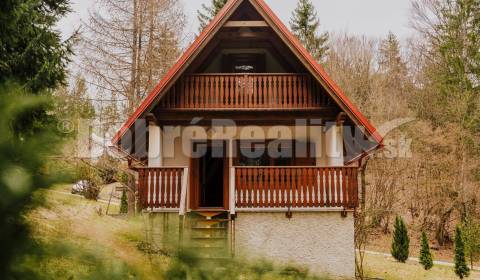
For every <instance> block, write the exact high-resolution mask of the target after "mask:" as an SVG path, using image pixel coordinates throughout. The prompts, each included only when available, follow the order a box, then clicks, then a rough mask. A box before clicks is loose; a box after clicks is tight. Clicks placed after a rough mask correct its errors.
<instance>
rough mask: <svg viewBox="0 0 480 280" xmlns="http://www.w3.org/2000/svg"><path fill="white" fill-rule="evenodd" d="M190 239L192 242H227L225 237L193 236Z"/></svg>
mask: <svg viewBox="0 0 480 280" xmlns="http://www.w3.org/2000/svg"><path fill="white" fill-rule="evenodd" d="M192 239H194V240H227V237H226V236H224V237H221V236H193V237H192Z"/></svg>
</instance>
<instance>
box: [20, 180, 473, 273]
mask: <svg viewBox="0 0 480 280" xmlns="http://www.w3.org/2000/svg"><path fill="white" fill-rule="evenodd" d="M69 191H70V189H69V186H56V187H54V188H52V189H51V190H48V191H43V192H42V193H41V195H42V196H44V199H45V202H46V203H45V206H43V207H39V208H37V209H35V210H33V211H31V212H30V213H28V215H27V220H28V221H29V223H30V225H31V227H32V229H33V232H34V236H35V239H36V240H37V241H38V243H39V245H40V248H42V254H40V255H37V256H29V257H28V258H25V259H24V260H23V261H22V262H19V265H18V267H19V269H21V268H28V269H31V270H34V271H35V272H36V273H37V275H39V276H40V277H42V278H44V279H147V280H148V279H163V278H162V277H163V275H165V274H167V275H170V276H172V275H180V276H181V275H182V273H185V272H186V271H189V272H188V273H193V274H195V273H199V272H198V271H196V272H195V271H193V272H192V269H191V268H188V263H187V264H186V263H185V262H183V263H182V262H178V260H175V259H172V258H170V257H166V256H162V255H155V254H154V255H147V254H145V253H144V251H142V245H145V229H146V225H147V224H148V223H147V222H146V221H145V220H144V218H143V217H136V218H130V219H127V218H122V217H111V216H106V215H99V214H98V209H99V208H101V209H102V212H103V213H105V210H106V207H107V205H106V204H105V203H102V202H94V201H88V200H86V199H84V198H82V197H78V196H73V195H69V194H68V193H69ZM118 211H119V209H118V206H112V205H111V206H110V213H118ZM231 266H232V267H231V268H230V269H228V270H227V271H218V270H211V271H210V272H209V277H210V278H209V279H225V278H224V277H223V276H225V274H224V273H228V275H230V276H232V277H236V276H238V273H239V269H240V268H241V269H242V270H241V271H240V273H241V274H242V275H243V276H246V275H248V278H245V277H243V278H242V279H319V278H315V277H310V276H308V277H307V276H305V273H304V272H302V271H301V270H300V271H297V270H296V269H294V268H281V267H273V266H272V265H271V264H268V263H259V264H249V263H241V262H240V263H233V264H232V265H231ZM366 270H367V275H368V276H369V277H372V278H380V279H386V280H403V279H409V280H410V279H412V280H414V279H425V280H437V279H442V280H449V279H452V280H453V279H457V278H456V277H455V274H454V273H453V268H451V267H446V266H440V265H435V266H434V267H433V269H432V270H430V271H425V270H423V268H422V267H421V266H420V265H419V264H418V263H415V262H410V261H409V262H407V263H406V264H401V263H398V262H396V261H394V260H393V259H392V258H388V257H384V256H381V255H366ZM222 275H223V276H222ZM177 279H182V277H180V278H177ZM192 279H196V278H195V277H194V278H192ZM320 279H323V278H320ZM469 279H480V273H479V272H474V273H473V274H472V276H471V277H470V278H469Z"/></svg>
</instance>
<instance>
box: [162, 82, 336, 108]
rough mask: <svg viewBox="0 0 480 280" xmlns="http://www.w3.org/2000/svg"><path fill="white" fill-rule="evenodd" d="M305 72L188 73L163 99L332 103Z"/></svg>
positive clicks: (166, 104)
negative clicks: (303, 73)
mask: <svg viewBox="0 0 480 280" xmlns="http://www.w3.org/2000/svg"><path fill="white" fill-rule="evenodd" d="M320 91H322V89H321V87H320V85H319V84H318V83H317V82H314V81H312V78H311V77H310V76H309V75H302V74H195V75H186V76H184V77H182V78H181V79H180V81H179V82H177V84H176V85H175V86H173V87H172V88H171V89H170V90H169V92H168V93H167V94H166V96H165V97H164V98H163V99H162V101H161V102H160V104H159V107H160V108H162V109H195V110H198V109H217V110H218V109H240V110H242V109H243V110H245V109H248V110H261V109H318V108H324V107H327V106H328V105H330V104H331V100H330V99H329V98H328V96H327V95H326V94H317V93H319V92H320Z"/></svg>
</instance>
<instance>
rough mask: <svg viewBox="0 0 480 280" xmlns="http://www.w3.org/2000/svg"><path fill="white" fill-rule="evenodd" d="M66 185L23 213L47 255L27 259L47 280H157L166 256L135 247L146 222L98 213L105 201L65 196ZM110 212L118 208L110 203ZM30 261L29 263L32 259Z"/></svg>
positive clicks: (46, 195)
mask: <svg viewBox="0 0 480 280" xmlns="http://www.w3.org/2000/svg"><path fill="white" fill-rule="evenodd" d="M68 190H69V188H68V187H65V186H58V187H55V188H53V189H51V190H48V191H43V193H42V195H44V196H45V199H46V203H45V206H44V207H40V208H37V209H35V210H34V211H32V212H30V213H29V214H28V216H27V218H28V220H29V221H30V224H31V225H32V229H33V231H34V235H35V237H36V238H37V240H38V241H39V242H41V243H40V244H41V245H42V247H44V248H46V250H45V251H46V254H47V255H46V256H43V257H41V258H39V259H38V260H36V261H35V260H30V261H29V263H27V264H26V265H29V266H35V267H36V269H35V270H37V271H38V272H40V273H41V274H42V275H44V277H45V278H47V279H51V278H53V279H115V278H116V279H159V275H162V271H163V270H164V269H166V267H167V265H168V263H169V261H170V259H169V258H167V257H163V256H158V255H155V256H148V255H146V254H144V253H143V252H142V251H141V250H139V249H138V246H139V245H140V244H141V243H142V241H143V240H144V234H145V233H144V229H145V227H144V221H143V218H142V217H138V218H134V219H125V218H121V217H118V218H114V217H110V216H105V215H99V214H98V212H99V211H98V210H99V209H102V212H103V213H105V210H106V207H107V205H106V204H105V203H101V202H94V201H88V200H86V199H84V198H82V197H78V196H74V195H69V194H68ZM109 211H110V213H118V206H116V205H113V206H112V205H110V210H109ZM32 262H33V263H32Z"/></svg>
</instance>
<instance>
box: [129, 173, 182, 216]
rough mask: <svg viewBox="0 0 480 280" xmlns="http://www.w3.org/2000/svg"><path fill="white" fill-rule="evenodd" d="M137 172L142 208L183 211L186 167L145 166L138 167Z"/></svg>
mask: <svg viewBox="0 0 480 280" xmlns="http://www.w3.org/2000/svg"><path fill="white" fill-rule="evenodd" d="M138 173H139V176H138V192H139V195H140V200H141V204H142V207H143V209H151V210H156V209H164V210H165V209H169V210H172V211H176V210H178V211H179V212H180V214H181V215H183V214H184V213H185V202H186V188H187V178H188V176H187V175H188V168H145V169H139V170H138Z"/></svg>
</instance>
